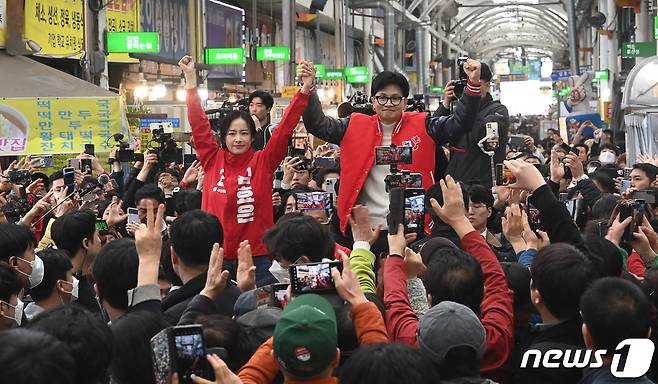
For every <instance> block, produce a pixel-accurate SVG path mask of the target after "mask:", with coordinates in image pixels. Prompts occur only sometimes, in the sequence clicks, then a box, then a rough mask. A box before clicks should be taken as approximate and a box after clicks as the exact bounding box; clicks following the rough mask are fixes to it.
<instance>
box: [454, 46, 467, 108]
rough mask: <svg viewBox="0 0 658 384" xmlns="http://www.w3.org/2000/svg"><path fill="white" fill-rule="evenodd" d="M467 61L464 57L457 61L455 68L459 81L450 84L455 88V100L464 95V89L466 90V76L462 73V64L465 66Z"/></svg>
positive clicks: (464, 72)
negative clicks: (457, 70) (457, 71)
mask: <svg viewBox="0 0 658 384" xmlns="http://www.w3.org/2000/svg"><path fill="white" fill-rule="evenodd" d="M467 60H468V57H466V56H462V57H460V58H458V59H457V67H458V68H459V80H455V81H453V83H452V84H453V85H454V86H455V97H456V98H457V99H460V98H461V97H462V95H463V94H464V89H466V83H468V75H467V74H466V71H464V64H466V61H467Z"/></svg>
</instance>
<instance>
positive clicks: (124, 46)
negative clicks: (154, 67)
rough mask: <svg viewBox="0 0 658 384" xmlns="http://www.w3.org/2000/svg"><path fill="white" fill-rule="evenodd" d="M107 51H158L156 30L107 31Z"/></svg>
mask: <svg viewBox="0 0 658 384" xmlns="http://www.w3.org/2000/svg"><path fill="white" fill-rule="evenodd" d="M106 48H107V51H108V52H110V53H158V52H160V33H158V32H108V33H107V46H106Z"/></svg>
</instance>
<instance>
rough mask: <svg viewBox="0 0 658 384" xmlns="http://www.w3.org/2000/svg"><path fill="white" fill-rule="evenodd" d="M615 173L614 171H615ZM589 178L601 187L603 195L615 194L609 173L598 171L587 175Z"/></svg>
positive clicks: (615, 189)
mask: <svg viewBox="0 0 658 384" xmlns="http://www.w3.org/2000/svg"><path fill="white" fill-rule="evenodd" d="M615 172H616V170H615ZM589 178H590V179H592V180H593V181H596V182H597V183H598V184H599V186H600V187H601V189H602V191H601V192H603V193H616V192H617V188H616V187H615V180H614V179H613V178H612V177H610V175H609V172H607V171H601V170H600V169H599V170H597V171H596V172H594V173H592V174H591V175H589Z"/></svg>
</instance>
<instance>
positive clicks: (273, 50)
mask: <svg viewBox="0 0 658 384" xmlns="http://www.w3.org/2000/svg"><path fill="white" fill-rule="evenodd" d="M256 60H258V61H288V60H290V48H288V47H256Z"/></svg>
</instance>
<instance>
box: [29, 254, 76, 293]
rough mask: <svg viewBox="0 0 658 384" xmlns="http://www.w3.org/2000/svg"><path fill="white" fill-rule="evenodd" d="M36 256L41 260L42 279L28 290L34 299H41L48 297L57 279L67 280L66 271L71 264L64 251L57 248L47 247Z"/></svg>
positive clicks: (71, 266)
mask: <svg viewBox="0 0 658 384" xmlns="http://www.w3.org/2000/svg"><path fill="white" fill-rule="evenodd" d="M37 256H39V257H40V258H41V260H42V261H43V280H42V281H41V283H40V284H39V285H37V286H36V287H34V288H30V290H29V292H30V296H31V297H32V299H33V300H34V301H41V300H44V299H47V298H48V297H50V294H51V293H53V288H54V287H55V284H57V280H64V281H67V280H66V272H68V271H69V270H71V269H72V268H73V264H71V259H70V258H69V255H68V254H67V253H66V251H62V250H59V249H53V248H47V249H44V250H42V251H39V253H37ZM69 287H70V286H69Z"/></svg>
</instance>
